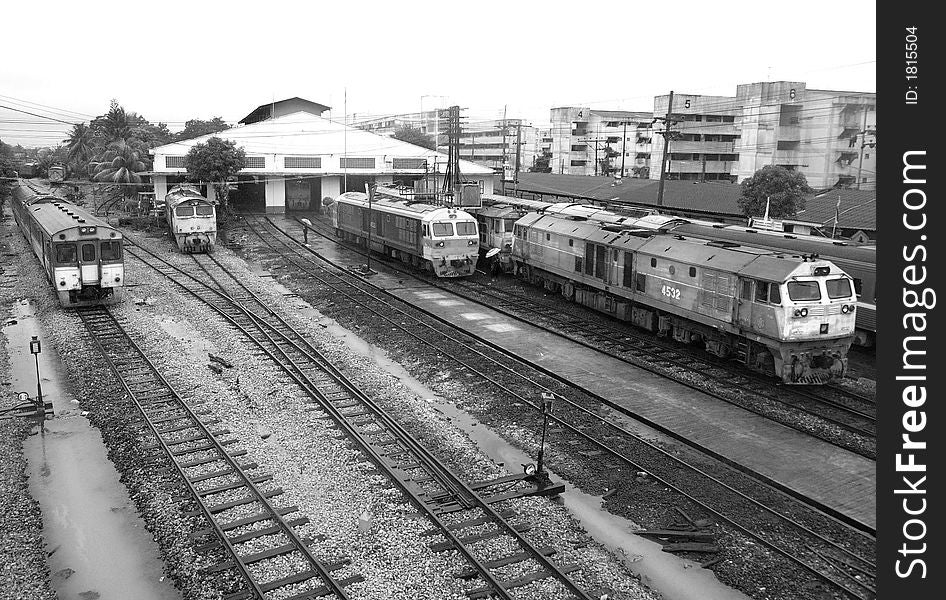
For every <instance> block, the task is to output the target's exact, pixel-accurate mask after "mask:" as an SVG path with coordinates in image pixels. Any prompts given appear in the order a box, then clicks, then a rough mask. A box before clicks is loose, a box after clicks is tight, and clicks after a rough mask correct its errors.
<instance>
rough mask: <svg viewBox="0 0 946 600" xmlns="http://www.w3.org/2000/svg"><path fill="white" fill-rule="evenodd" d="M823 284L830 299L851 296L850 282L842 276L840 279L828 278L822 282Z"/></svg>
mask: <svg viewBox="0 0 946 600" xmlns="http://www.w3.org/2000/svg"><path fill="white" fill-rule="evenodd" d="M824 286H825V288H827V290H828V298H831V299H832V300H836V299H838V298H850V297H851V282H850V281H848V280H847V279H844V278H843V277H842V278H841V279H828V280H826V281H825V282H824Z"/></svg>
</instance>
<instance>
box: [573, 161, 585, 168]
mask: <svg viewBox="0 0 946 600" xmlns="http://www.w3.org/2000/svg"><path fill="white" fill-rule="evenodd" d="M587 162H588V161H587V160H573V161H571V166H573V167H584V166H585V164H586V163H587Z"/></svg>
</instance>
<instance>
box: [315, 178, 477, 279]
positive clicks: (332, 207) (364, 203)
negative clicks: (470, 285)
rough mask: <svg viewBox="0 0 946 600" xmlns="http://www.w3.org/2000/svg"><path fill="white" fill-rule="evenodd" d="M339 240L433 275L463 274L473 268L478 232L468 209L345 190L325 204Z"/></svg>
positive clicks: (462, 275) (471, 271) (453, 275)
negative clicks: (370, 197)
mask: <svg viewBox="0 0 946 600" xmlns="http://www.w3.org/2000/svg"><path fill="white" fill-rule="evenodd" d="M325 209H326V211H327V212H328V214H329V217H330V218H331V219H332V224H333V226H334V227H335V232H336V234H337V235H338V236H339V237H341V238H342V239H345V240H348V241H352V242H355V243H357V244H359V245H362V246H367V245H368V236H369V231H370V236H371V249H372V250H375V251H377V252H380V253H382V254H384V255H385V256H389V257H391V258H395V259H399V260H401V261H402V262H404V263H407V264H411V265H413V266H414V267H417V268H420V269H424V270H427V271H431V272H433V273H434V274H435V275H436V276H437V277H468V276H470V275H472V274H473V273H474V271H475V270H476V261H477V259H478V258H479V257H478V251H479V236H478V233H477V227H476V220H475V219H474V218H473V217H472V216H470V214H469V213H467V212H465V211H462V210H457V209H455V208H449V207H445V206H433V205H430V204H425V203H422V202H411V201H408V200H401V199H397V200H396V199H392V198H387V197H380V198H377V199H375V200H374V201H372V202H371V206H370V208H369V205H368V195H367V194H365V193H363V192H345V193H344V194H341V195H339V196H338V198H336V199H335V200H334V201H333V202H330V203H328V204H327V205H326V206H325Z"/></svg>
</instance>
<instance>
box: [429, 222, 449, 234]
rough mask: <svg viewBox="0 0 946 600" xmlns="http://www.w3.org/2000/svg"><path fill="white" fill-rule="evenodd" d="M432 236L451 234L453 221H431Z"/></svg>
mask: <svg viewBox="0 0 946 600" xmlns="http://www.w3.org/2000/svg"><path fill="white" fill-rule="evenodd" d="M433 231H434V237H447V236H448V235H453V223H433Z"/></svg>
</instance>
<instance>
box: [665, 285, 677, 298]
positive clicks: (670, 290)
mask: <svg viewBox="0 0 946 600" xmlns="http://www.w3.org/2000/svg"><path fill="white" fill-rule="evenodd" d="M660 291H661V292H662V293H663V295H664V296H666V297H668V298H670V299H671V300H679V299H680V290H678V289H677V288H675V287H670V286H669V285H665V286H663V287H662V288H661V289H660Z"/></svg>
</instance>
